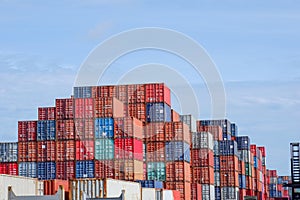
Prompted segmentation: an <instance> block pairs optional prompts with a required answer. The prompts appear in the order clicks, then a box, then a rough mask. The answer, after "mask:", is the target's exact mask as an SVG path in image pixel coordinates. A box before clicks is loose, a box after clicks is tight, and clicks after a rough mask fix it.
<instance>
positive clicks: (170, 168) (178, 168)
mask: <svg viewBox="0 0 300 200" xmlns="http://www.w3.org/2000/svg"><path fill="white" fill-rule="evenodd" d="M166 181H167V182H173V181H183V182H186V181H187V182H190V181H191V165H190V164H189V163H187V162H184V161H176V162H167V163H166Z"/></svg>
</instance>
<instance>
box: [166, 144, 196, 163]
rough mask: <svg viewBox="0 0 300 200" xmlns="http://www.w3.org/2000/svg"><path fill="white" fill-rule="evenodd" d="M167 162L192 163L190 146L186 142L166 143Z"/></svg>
mask: <svg viewBox="0 0 300 200" xmlns="http://www.w3.org/2000/svg"><path fill="white" fill-rule="evenodd" d="M165 150H166V154H165V155H166V160H167V161H186V162H188V163H189V162H191V152H190V145H189V144H188V143H186V142H179V141H177V142H166V149H165Z"/></svg>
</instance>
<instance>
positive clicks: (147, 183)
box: [136, 180, 164, 189]
mask: <svg viewBox="0 0 300 200" xmlns="http://www.w3.org/2000/svg"><path fill="white" fill-rule="evenodd" d="M136 182H138V183H140V184H141V186H142V188H155V189H163V188H164V185H163V182H161V181H153V180H137V181H136Z"/></svg>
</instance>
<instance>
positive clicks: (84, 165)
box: [75, 160, 95, 178]
mask: <svg viewBox="0 0 300 200" xmlns="http://www.w3.org/2000/svg"><path fill="white" fill-rule="evenodd" d="M94 172H95V166H94V161H91V160H86V161H76V166H75V177H76V178H94Z"/></svg>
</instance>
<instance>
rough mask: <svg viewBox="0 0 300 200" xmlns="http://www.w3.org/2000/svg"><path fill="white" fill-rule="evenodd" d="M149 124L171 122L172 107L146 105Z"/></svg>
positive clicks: (158, 104) (162, 104)
mask: <svg viewBox="0 0 300 200" xmlns="http://www.w3.org/2000/svg"><path fill="white" fill-rule="evenodd" d="M146 115H147V122H171V107H170V106H169V105H167V104H166V103H147V104H146Z"/></svg>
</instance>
